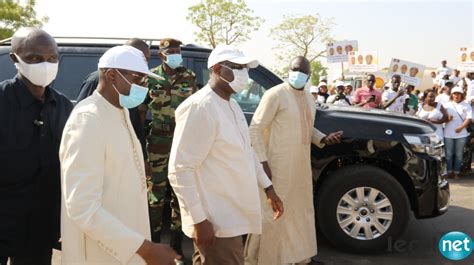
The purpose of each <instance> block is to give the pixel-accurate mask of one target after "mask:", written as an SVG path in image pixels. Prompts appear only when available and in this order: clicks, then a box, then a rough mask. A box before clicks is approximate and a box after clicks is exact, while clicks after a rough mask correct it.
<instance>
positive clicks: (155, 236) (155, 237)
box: [151, 231, 161, 243]
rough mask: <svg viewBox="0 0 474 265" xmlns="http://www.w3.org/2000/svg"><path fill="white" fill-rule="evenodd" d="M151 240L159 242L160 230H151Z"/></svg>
mask: <svg viewBox="0 0 474 265" xmlns="http://www.w3.org/2000/svg"><path fill="white" fill-rule="evenodd" d="M151 241H152V242H153V243H160V242H161V231H156V232H151Z"/></svg>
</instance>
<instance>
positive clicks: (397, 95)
mask: <svg viewBox="0 0 474 265" xmlns="http://www.w3.org/2000/svg"><path fill="white" fill-rule="evenodd" d="M390 84H391V86H390V88H388V89H387V90H385V91H384V92H383V93H382V102H383V104H384V106H383V108H384V109H385V110H387V111H391V112H398V113H405V109H406V106H407V104H408V102H407V101H408V100H409V99H410V96H409V95H407V93H406V91H405V89H400V84H401V77H400V75H393V76H392V79H391V80H390Z"/></svg>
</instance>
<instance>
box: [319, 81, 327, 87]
mask: <svg viewBox="0 0 474 265" xmlns="http://www.w3.org/2000/svg"><path fill="white" fill-rule="evenodd" d="M322 86H328V84H326V82H321V83H319V84H318V88H319V87H322Z"/></svg>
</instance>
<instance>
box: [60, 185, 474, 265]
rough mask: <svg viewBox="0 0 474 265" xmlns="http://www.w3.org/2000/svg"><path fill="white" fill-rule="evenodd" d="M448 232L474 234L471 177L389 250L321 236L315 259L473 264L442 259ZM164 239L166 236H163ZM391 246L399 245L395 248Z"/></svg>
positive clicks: (340, 264) (188, 247)
mask: <svg viewBox="0 0 474 265" xmlns="http://www.w3.org/2000/svg"><path fill="white" fill-rule="evenodd" d="M450 231H463V232H466V233H468V234H470V235H471V237H473V236H474V176H470V177H465V178H463V179H461V180H459V181H451V206H450V208H449V211H448V212H447V213H446V214H444V215H442V216H440V217H437V218H433V219H425V220H417V219H415V218H413V217H412V219H411V221H410V223H409V225H408V228H407V231H406V232H405V234H404V235H403V236H402V237H401V238H400V239H399V240H398V242H392V246H393V247H392V249H391V250H389V251H388V252H387V253H384V254H380V255H353V254H347V253H344V252H340V251H338V250H336V249H334V248H333V247H332V246H331V245H329V243H328V242H327V241H326V240H325V239H324V238H321V237H319V238H318V248H319V255H318V260H321V261H323V262H324V263H325V264H327V265H352V264H354V265H400V264H407V265H427V264H430V265H438V264H443V265H444V264H456V265H458V264H459V265H460V264H467V265H474V254H472V255H471V257H470V259H469V260H464V261H461V262H452V261H448V260H446V259H444V258H443V257H442V256H441V255H440V254H439V252H438V249H437V245H438V240H439V239H440V238H441V236H442V235H443V234H445V233H447V232H450ZM165 240H166V239H165ZM395 246H400V247H398V248H396V247H395ZM184 249H185V255H186V256H187V257H190V256H191V254H192V243H191V241H190V240H187V241H186V242H185V243H184ZM60 259H61V258H60V252H55V253H54V262H53V264H55V265H59V264H60Z"/></svg>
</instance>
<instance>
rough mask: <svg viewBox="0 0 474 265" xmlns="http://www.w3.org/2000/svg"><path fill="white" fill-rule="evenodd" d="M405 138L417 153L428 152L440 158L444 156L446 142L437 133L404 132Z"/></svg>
mask: <svg viewBox="0 0 474 265" xmlns="http://www.w3.org/2000/svg"><path fill="white" fill-rule="evenodd" d="M403 136H404V137H405V140H406V141H407V142H408V144H409V145H410V148H411V150H412V151H413V152H415V153H422V154H428V155H431V156H436V157H438V158H441V157H444V148H443V146H444V144H443V140H442V139H440V138H439V137H438V136H437V135H436V133H429V134H404V135H403Z"/></svg>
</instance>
